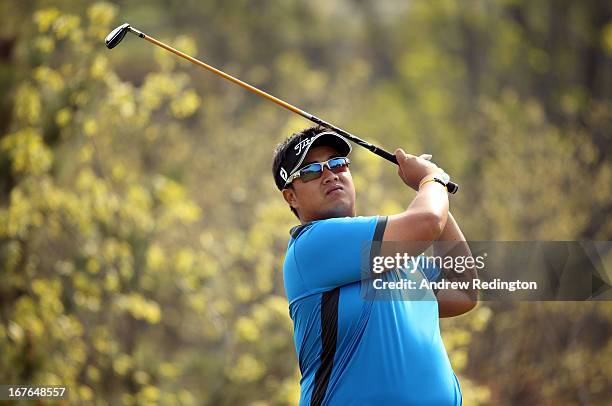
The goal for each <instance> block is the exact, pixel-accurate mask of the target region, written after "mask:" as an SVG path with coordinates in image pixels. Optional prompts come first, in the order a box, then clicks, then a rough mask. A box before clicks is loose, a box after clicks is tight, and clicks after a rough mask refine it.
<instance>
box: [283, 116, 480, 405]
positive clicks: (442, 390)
mask: <svg viewBox="0 0 612 406" xmlns="http://www.w3.org/2000/svg"><path fill="white" fill-rule="evenodd" d="M350 152H351V145H350V143H349V142H348V141H347V140H346V139H345V138H343V137H342V136H340V135H338V134H336V133H334V132H331V131H329V130H327V129H325V128H322V127H311V128H307V129H305V130H303V131H301V132H299V133H296V134H293V135H292V136H290V137H289V138H288V139H287V140H285V141H284V142H283V143H281V144H280V145H279V146H278V147H277V149H276V151H275V156H274V163H273V174H274V180H275V182H276V186H277V187H278V189H279V190H280V191H281V192H282V194H283V198H284V199H285V201H286V202H287V203H288V204H289V206H290V208H291V211H293V213H294V214H295V215H296V216H297V217H298V219H299V220H300V223H301V225H299V226H297V227H294V228H293V229H292V230H291V232H290V233H291V239H290V241H289V244H288V248H287V253H286V257H285V262H284V268H283V274H284V282H285V291H286V294H287V298H288V301H289V313H290V316H291V319H292V320H293V326H294V341H295V348H296V352H297V356H298V360H299V367H300V371H301V374H302V379H301V381H300V384H301V396H300V405H376V406H381V405H438V406H440V405H461V403H462V396H461V389H460V387H459V383H458V380H457V377H456V376H455V373H454V372H453V369H452V367H451V365H450V362H449V359H448V356H447V353H446V349H445V348H444V344H443V342H442V338H441V336H440V329H439V317H440V316H441V317H448V316H454V315H458V314H462V313H465V312H467V311H468V310H470V309H471V308H473V307H474V306H475V305H476V294H475V292H473V291H442V290H441V291H438V292H436V296H435V297H434V299H433V300H414V301H412V300H367V299H365V298H364V297H363V295H362V292H363V290H362V287H363V286H362V284H366V283H368V282H366V281H365V280H363V281H362V270H361V265H362V244H363V242H373V241H383V242H384V241H431V242H433V241H436V240H450V241H458V242H460V244H463V245H462V246H461V247H460V249H458V250H454V252H453V255H470V253H469V248H467V244H465V243H461V242H462V241H465V238H464V236H463V234H462V232H461V230H460V229H459V227H458V225H457V223H456V222H455V220H454V219H453V217H452V216H451V215H450V213H449V212H448V205H449V203H448V194H447V189H446V187H445V182H448V176H447V175H446V174H445V173H444V172H443V171H442V170H441V169H440V168H439V167H437V166H436V165H435V164H434V163H432V162H430V161H429V160H428V159H425V158H421V157H416V156H413V155H409V154H406V153H404V151H403V150H401V149H398V150H396V151H395V155H396V157H397V160H398V163H399V170H398V173H399V176H400V178H401V179H402V180H403V182H404V183H405V184H406V185H407V186H409V187H411V188H413V189H415V190H416V191H417V195H416V197H415V198H414V199H413V200H412V202H411V203H410V204H409V205H407V209H406V210H405V211H404V212H402V213H399V214H395V215H391V216H373V217H356V213H355V186H354V185H353V179H352V177H351V172H350V171H349V164H350V162H349V158H348V155H349V153H350ZM426 158H428V157H426ZM406 203H408V201H406ZM436 272H437V274H436ZM394 275H399V274H397V273H394V272H385V276H388V277H387V280H389V278H393V277H395V276H394ZM422 275H425V276H426V277H427V279H432V280H437V279H440V278H442V277H445V278H446V277H448V278H470V277H473V274H470V273H469V272H465V273H463V274H462V275H460V276H458V275H454V276H453V275H450V274H447V271H446V270H445V271H440V270H436V269H426V270H423V272H422ZM430 294H432V295H433V294H434V293H433V292H431V291H430ZM445 295H447V296H446V297H445ZM436 297H437V300H436Z"/></svg>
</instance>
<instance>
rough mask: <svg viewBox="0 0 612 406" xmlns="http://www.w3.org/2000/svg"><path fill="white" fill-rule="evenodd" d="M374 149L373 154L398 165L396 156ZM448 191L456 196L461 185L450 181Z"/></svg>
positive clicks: (447, 186) (380, 149)
mask: <svg viewBox="0 0 612 406" xmlns="http://www.w3.org/2000/svg"><path fill="white" fill-rule="evenodd" d="M370 145H372V144H370ZM372 147H374V149H370V148H368V149H369V150H370V151H372V152H373V153H375V154H376V155H378V156H381V157H383V158H385V159H386V160H387V161H389V162H393V163H394V164H396V165H398V163H397V158H396V157H395V155H393V154H392V153H390V152H389V151H387V150H384V149H382V148H378V147H376V146H374V145H372ZM366 148H367V147H366ZM446 189H447V190H448V193H452V194H455V193H457V190H459V185H457V184H456V183H454V182H450V181H449V182H448V184H447V185H446Z"/></svg>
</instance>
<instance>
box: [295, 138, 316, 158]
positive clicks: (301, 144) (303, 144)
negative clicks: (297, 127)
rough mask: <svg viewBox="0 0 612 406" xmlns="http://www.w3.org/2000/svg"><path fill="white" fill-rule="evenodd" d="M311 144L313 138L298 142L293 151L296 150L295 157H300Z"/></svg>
mask: <svg viewBox="0 0 612 406" xmlns="http://www.w3.org/2000/svg"><path fill="white" fill-rule="evenodd" d="M311 142H312V138H306V139H305V140H302V141H300V142H298V143H297V144H296V145H295V147H293V149H294V150H296V153H295V155H300V152H302V150H303V149H304V148H306V147H307V146H308V145H310V143H311Z"/></svg>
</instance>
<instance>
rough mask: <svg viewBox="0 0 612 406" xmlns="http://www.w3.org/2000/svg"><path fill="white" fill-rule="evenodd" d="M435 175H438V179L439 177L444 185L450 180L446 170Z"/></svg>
mask: <svg viewBox="0 0 612 406" xmlns="http://www.w3.org/2000/svg"><path fill="white" fill-rule="evenodd" d="M437 176H438V178H439V179H440V180H441V181H442V182H444V184H445V185H446V184H447V183H448V182H450V176H449V174H448V173H446V172H442V173H440V174H438V175H437Z"/></svg>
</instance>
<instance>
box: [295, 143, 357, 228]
mask: <svg viewBox="0 0 612 406" xmlns="http://www.w3.org/2000/svg"><path fill="white" fill-rule="evenodd" d="M338 156H341V155H340V154H339V153H338V151H336V150H335V149H334V148H332V147H328V146H320V147H314V148H312V149H311V150H310V151H308V154H307V155H306V157H305V158H304V162H303V163H302V165H301V167H304V166H306V165H308V164H311V163H313V162H324V161H327V160H328V159H330V158H335V157H338ZM292 185H293V188H287V189H284V190H283V197H284V198H285V200H286V201H287V203H289V204H290V205H291V206H292V207H293V208H295V209H296V210H297V211H298V214H299V216H300V220H301V221H302V223H306V222H308V221H312V220H322V219H327V218H332V217H353V216H355V186H354V185H353V177H352V176H351V172H350V171H349V170H348V168H347V169H346V170H345V171H343V172H338V173H333V172H332V171H330V170H329V168H327V167H324V169H323V175H321V177H320V178H317V179H314V180H311V181H309V182H303V181H302V180H301V179H296V180H294V181H293V183H292Z"/></svg>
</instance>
